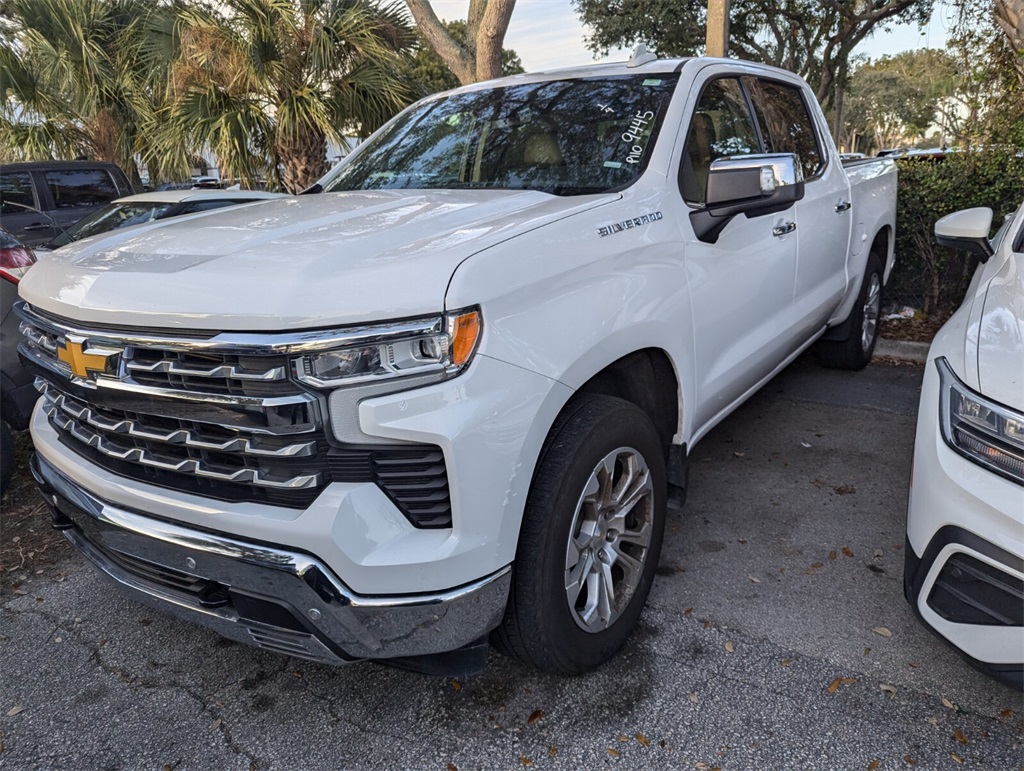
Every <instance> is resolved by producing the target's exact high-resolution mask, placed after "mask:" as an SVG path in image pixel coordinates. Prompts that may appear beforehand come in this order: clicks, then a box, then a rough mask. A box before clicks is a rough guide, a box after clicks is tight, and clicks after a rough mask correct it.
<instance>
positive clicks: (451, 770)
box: [448, 763, 459, 771]
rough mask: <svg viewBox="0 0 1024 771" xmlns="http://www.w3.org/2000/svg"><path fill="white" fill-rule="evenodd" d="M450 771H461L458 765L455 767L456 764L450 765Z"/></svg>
mask: <svg viewBox="0 0 1024 771" xmlns="http://www.w3.org/2000/svg"><path fill="white" fill-rule="evenodd" d="M448 771H459V767H458V766H457V765H455V764H454V763H449V764H448Z"/></svg>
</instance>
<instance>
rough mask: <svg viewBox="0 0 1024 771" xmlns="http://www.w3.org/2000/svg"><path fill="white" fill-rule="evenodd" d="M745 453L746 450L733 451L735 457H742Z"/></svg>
mask: <svg viewBox="0 0 1024 771" xmlns="http://www.w3.org/2000/svg"><path fill="white" fill-rule="evenodd" d="M744 455H746V453H745V452H734V453H733V457H735V458H742V457H743V456H744Z"/></svg>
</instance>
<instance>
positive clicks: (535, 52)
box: [431, 0, 950, 72]
mask: <svg viewBox="0 0 1024 771" xmlns="http://www.w3.org/2000/svg"><path fill="white" fill-rule="evenodd" d="M431 5H432V6H433V7H434V11H435V13H437V15H438V16H439V17H441V18H442V19H445V20H448V21H450V20H452V19H465V18H466V11H467V9H468V8H469V0H432V2H431ZM949 27H950V20H949V18H948V11H946V10H944V9H943V8H942V7H940V8H937V9H936V12H935V13H934V14H932V21H931V24H929V26H928V27H927V28H926V29H925V30H923V31H922V30H919V29H918V28H917V26H916V25H900V26H894V27H893V28H892V29H891V30H890V31H888V32H885V31H879V32H876V33H875V34H874V36H873V37H872V38H869V39H868V40H866V41H865V42H864V43H862V44H861V45H860V46H859V47H858V48H857V50H856V53H858V54H865V55H867V56H869V57H870V58H872V59H877V58H878V57H880V56H883V55H885V54H895V53H898V52H900V51H906V50H909V49H913V48H922V47H931V48H941V47H943V46H944V45H945V41H946V33H947V30H948V29H949ZM585 34H586V30H585V29H584V27H583V25H582V24H581V23H580V21H579V19H578V18H577V17H576V14H575V13H574V12H573V7H572V2H571V0H516V7H515V10H514V11H513V13H512V22H511V23H510V24H509V28H508V33H507V34H506V36H505V47H506V48H511V49H513V50H514V51H515V52H516V53H518V54H519V58H520V59H522V60H523V66H524V67H525V68H526V70H527V72H532V71H538V70H547V69H555V68H558V67H572V66H576V65H581V64H589V63H591V62H593V61H595V59H594V55H593V53H591V52H590V51H589V50H588V49H587V47H586V45H585V44H584V42H583V38H584V35H585ZM607 58H608V59H609V60H612V61H614V60H622V59H627V58H629V55H628V52H622V51H619V52H616V51H612V52H611V53H610V55H609V56H608V57H607Z"/></svg>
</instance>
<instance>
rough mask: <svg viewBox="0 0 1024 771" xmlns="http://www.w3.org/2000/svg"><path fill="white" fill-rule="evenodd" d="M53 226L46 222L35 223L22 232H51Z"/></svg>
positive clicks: (24, 228)
mask: <svg viewBox="0 0 1024 771" xmlns="http://www.w3.org/2000/svg"><path fill="white" fill-rule="evenodd" d="M52 228H53V225H50V224H49V223H46V222H33V223H32V224H31V225H26V226H25V227H23V228H22V230H50V229H52Z"/></svg>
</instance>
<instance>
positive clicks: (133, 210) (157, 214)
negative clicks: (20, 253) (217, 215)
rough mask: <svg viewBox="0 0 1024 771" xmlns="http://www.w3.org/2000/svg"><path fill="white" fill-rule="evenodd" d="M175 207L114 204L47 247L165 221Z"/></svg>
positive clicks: (105, 207) (65, 232)
mask: <svg viewBox="0 0 1024 771" xmlns="http://www.w3.org/2000/svg"><path fill="white" fill-rule="evenodd" d="M175 206H177V204H174V203H150V202H147V203H112V204H110V205H109V206H104V207H103V208H102V209H100V210H99V211H97V212H94V213H93V214H90V215H89V216H88V217H86V218H85V219H83V220H79V221H78V222H76V223H75V224H74V225H72V226H71V227H69V228H68V229H67V230H66V231H64V232H63V233H61V234H60V235H59V236H57V237H56V238H54V239H52V240H51V241H50V243H48V244H47V246H48V247H49V248H50V249H56V248H57V247H58V246H64V245H65V244H69V243H71V242H72V241H77V240H79V239H80V238H87V237H88V236H95V235H99V234H100V233H106V232H107V231H108V230H117V229H119V228H130V227H131V226H132V225H142V224H143V223H145V222H152V221H153V220H158V219H163V218H164V217H166V216H167V215H168V214H170V212H171V209H173V208H174V207H175Z"/></svg>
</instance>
